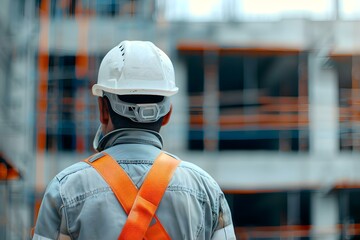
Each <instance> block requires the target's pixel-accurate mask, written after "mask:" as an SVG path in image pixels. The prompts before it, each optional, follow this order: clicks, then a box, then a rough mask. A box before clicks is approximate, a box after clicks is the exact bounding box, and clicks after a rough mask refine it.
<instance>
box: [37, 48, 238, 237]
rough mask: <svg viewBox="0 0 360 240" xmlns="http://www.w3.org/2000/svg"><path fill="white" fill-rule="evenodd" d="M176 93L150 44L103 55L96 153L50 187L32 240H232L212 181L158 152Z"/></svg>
mask: <svg viewBox="0 0 360 240" xmlns="http://www.w3.org/2000/svg"><path fill="white" fill-rule="evenodd" d="M177 91H178V88H177V87H176V86H175V75H174V68H173V65H172V63H171V61H170V59H169V58H168V56H167V55H166V54H165V53H164V52H163V51H161V50H160V49H159V48H157V47H156V46H155V45H154V44H153V43H151V42H146V41H123V42H121V43H120V44H119V45H117V46H116V47H114V48H113V49H111V50H110V51H109V52H108V53H107V54H106V56H105V57H104V59H103V60H102V62H101V65H100V68H99V73H98V82H97V84H95V85H94V86H93V87H92V92H93V94H94V95H95V96H98V105H99V110H100V122H101V125H100V127H99V129H98V132H97V134H96V136H95V139H94V148H95V149H96V150H97V151H98V153H97V154H95V155H93V156H91V157H89V158H88V159H86V160H85V161H82V162H79V163H76V164H74V165H72V166H70V167H68V168H66V169H65V170H63V171H62V172H60V173H59V174H57V175H56V177H55V178H54V179H53V180H52V181H51V182H50V184H49V185H48V187H47V189H46V191H45V195H44V198H43V201H42V204H41V207H40V211H39V215H38V219H37V222H36V226H35V233H34V237H33V239H86V240H88V239H129V240H133V239H134V240H136V239H139V240H140V239H149V240H151V239H217V240H222V239H235V233H234V228H233V224H232V220H231V213H230V210H229V206H228V204H227V202H226V199H225V197H224V194H223V193H222V191H221V190H220V188H219V186H218V184H217V183H216V182H215V180H214V179H213V178H211V177H210V176H209V175H208V174H207V173H206V172H205V171H204V170H202V169H200V168H199V167H197V166H195V165H193V164H191V163H189V162H185V161H180V160H179V159H178V158H177V157H175V156H173V155H171V154H169V153H166V152H164V151H162V150H161V149H162V145H163V140H162V138H161V136H160V134H159V131H160V128H161V127H162V126H164V125H166V124H167V123H168V121H169V119H170V115H171V110H172V105H171V103H170V98H169V97H170V96H171V95H174V94H175V93H177Z"/></svg>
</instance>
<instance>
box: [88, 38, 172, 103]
mask: <svg viewBox="0 0 360 240" xmlns="http://www.w3.org/2000/svg"><path fill="white" fill-rule="evenodd" d="M177 91H178V88H177V87H176V86H175V74H174V67H173V65H172V63H171V61H170V59H169V57H168V56H167V55H166V54H165V53H164V52H163V51H162V50H160V49H159V48H158V47H156V46H155V45H154V44H153V43H152V42H148V41H123V42H121V43H120V44H119V45H118V46H116V47H114V48H113V49H111V50H110V51H109V52H108V53H107V54H106V55H105V57H104V59H103V60H102V62H101V64H100V68H99V74H98V82H97V84H94V86H93V87H92V92H93V94H94V95H96V96H101V97H102V96H103V95H104V92H109V93H113V94H117V95H134V94H137V95H159V96H171V95H174V94H175V93H177Z"/></svg>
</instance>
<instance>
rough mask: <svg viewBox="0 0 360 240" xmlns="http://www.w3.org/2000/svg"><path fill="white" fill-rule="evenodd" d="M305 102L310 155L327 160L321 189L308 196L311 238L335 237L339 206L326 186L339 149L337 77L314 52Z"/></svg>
mask: <svg viewBox="0 0 360 240" xmlns="http://www.w3.org/2000/svg"><path fill="white" fill-rule="evenodd" d="M309 106H310V107H309V116H310V126H309V127H310V154H311V157H310V159H311V160H312V161H326V162H327V163H326V165H325V166H327V167H326V169H324V171H323V175H322V176H320V182H319V183H318V184H319V185H320V186H322V189H320V190H319V191H316V192H314V193H313V194H312V197H311V210H312V211H311V215H312V216H311V222H312V225H313V228H312V238H314V239H326V240H331V239H334V240H335V239H338V233H337V232H336V224H337V223H338V218H339V213H338V212H339V209H338V204H337V198H336V196H335V194H329V193H328V191H327V190H326V189H331V187H332V184H333V183H334V179H335V178H334V177H335V174H334V173H335V169H334V167H333V166H334V160H335V159H336V157H337V155H338V152H339V140H338V129H339V121H338V119H339V118H338V81H337V76H336V72H335V69H334V68H333V67H332V65H331V61H330V60H329V59H328V58H326V57H323V56H321V55H319V54H315V53H314V54H310V55H309Z"/></svg>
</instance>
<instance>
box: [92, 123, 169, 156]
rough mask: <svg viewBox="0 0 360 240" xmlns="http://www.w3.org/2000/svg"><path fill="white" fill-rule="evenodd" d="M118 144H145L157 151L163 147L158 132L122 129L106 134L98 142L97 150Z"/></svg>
mask: <svg viewBox="0 0 360 240" xmlns="http://www.w3.org/2000/svg"><path fill="white" fill-rule="evenodd" d="M118 144H146V145H152V146H155V147H157V148H159V149H162V147H163V141H162V137H161V135H160V134H159V133H158V132H155V131H151V130H147V129H137V128H122V129H116V130H114V131H111V132H109V133H108V134H106V135H105V136H104V137H103V138H102V139H101V140H100V142H99V146H98V150H99V151H102V150H105V149H107V148H109V147H112V146H115V145H118Z"/></svg>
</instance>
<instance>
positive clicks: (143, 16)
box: [0, 0, 360, 239]
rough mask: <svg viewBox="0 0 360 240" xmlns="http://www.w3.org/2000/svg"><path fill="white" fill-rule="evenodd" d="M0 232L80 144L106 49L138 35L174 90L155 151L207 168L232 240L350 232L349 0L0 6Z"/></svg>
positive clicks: (356, 63)
mask: <svg viewBox="0 0 360 240" xmlns="http://www.w3.org/2000/svg"><path fill="white" fill-rule="evenodd" d="M1 4H2V5H1V7H0V33H1V34H0V46H1V47H0V137H1V141H0V192H1V194H0V239H28V238H29V232H30V228H31V227H32V226H33V225H34V220H35V219H36V213H37V209H38V207H39V204H40V202H41V198H42V194H43V192H44V190H45V187H46V184H47V183H48V182H49V181H50V180H51V179H52V178H53V177H54V176H55V174H56V173H57V172H59V171H60V170H62V169H63V168H65V167H66V166H69V165H70V164H72V163H74V162H77V161H81V160H82V159H84V158H86V157H87V156H89V155H91V154H92V153H93V150H92V140H93V136H94V134H95V131H96V128H97V126H98V124H99V121H98V115H97V103H96V98H95V97H93V96H92V95H91V86H92V85H93V84H94V83H95V82H96V80H97V69H98V67H99V64H100V61H101V58H102V57H103V56H104V55H105V54H106V52H107V51H108V50H109V49H110V48H112V47H113V46H115V45H116V44H117V43H119V42H120V41H122V40H125V39H129V40H150V41H153V42H154V43H155V44H156V45H158V46H159V47H160V48H162V49H163V50H164V51H165V52H166V53H167V54H168V55H169V56H170V58H171V59H172V60H173V62H174V65H175V72H176V78H177V84H178V86H179V88H180V92H179V93H178V94H177V95H176V96H174V97H173V101H174V111H173V117H172V122H171V124H170V125H168V126H167V127H166V128H164V129H163V131H162V135H163V137H164V138H165V143H166V144H165V150H168V151H170V152H172V153H174V154H176V155H178V156H179V157H181V158H183V159H184V160H187V161H190V162H194V163H195V164H198V165H199V166H201V167H202V168H204V169H205V170H206V171H208V172H209V173H210V174H211V175H212V176H213V177H214V178H215V179H216V180H217V181H218V182H219V184H220V186H221V187H222V189H223V190H224V192H225V193H226V195H227V199H228V202H229V205H230V207H231V210H232V214H233V221H234V224H235V227H236V234H237V236H238V237H239V238H241V239H360V173H359V172H360V28H359V26H360V2H359V1H357V0H302V1H298V0H272V1H268V0H207V1H205V0H193V1H190V0H35V1H34V0H29V1H20V0H2V1H1Z"/></svg>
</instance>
